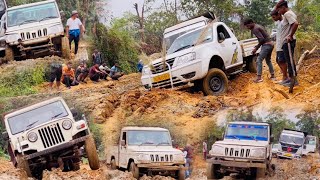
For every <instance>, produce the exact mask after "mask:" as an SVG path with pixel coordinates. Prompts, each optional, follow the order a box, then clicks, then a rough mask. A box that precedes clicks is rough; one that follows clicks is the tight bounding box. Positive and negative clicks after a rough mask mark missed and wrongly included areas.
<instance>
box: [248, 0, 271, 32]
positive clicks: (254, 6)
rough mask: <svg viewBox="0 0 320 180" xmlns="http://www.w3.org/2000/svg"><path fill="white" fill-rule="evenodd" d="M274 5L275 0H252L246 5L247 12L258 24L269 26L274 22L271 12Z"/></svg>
mask: <svg viewBox="0 0 320 180" xmlns="http://www.w3.org/2000/svg"><path fill="white" fill-rule="evenodd" d="M274 6H275V2H274V0H251V3H250V4H249V5H246V12H245V14H246V16H247V17H249V18H252V19H253V20H254V21H255V22H257V23H258V24H261V25H262V26H264V27H268V26H270V25H272V24H273V20H272V18H271V16H270V12H271V10H272V9H273V7H274Z"/></svg>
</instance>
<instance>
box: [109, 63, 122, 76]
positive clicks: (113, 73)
mask: <svg viewBox="0 0 320 180" xmlns="http://www.w3.org/2000/svg"><path fill="white" fill-rule="evenodd" d="M123 75H124V73H122V72H120V69H119V64H118V63H115V64H114V66H113V67H112V68H111V69H110V77H111V78H112V79H113V80H118V79H119V78H120V77H122V76H123Z"/></svg>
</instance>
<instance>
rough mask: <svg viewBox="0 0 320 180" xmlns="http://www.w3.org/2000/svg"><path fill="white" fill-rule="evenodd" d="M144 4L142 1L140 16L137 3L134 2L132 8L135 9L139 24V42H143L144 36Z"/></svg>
mask: <svg viewBox="0 0 320 180" xmlns="http://www.w3.org/2000/svg"><path fill="white" fill-rule="evenodd" d="M144 5H145V2H144V3H143V6H142V12H141V16H140V13H139V7H138V4H137V3H135V4H134V8H135V9H136V12H137V16H138V20H139V25H140V29H139V32H140V36H141V42H145V38H144V37H145V36H144Z"/></svg>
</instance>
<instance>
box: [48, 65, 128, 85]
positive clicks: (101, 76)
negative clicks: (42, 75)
mask: <svg viewBox="0 0 320 180" xmlns="http://www.w3.org/2000/svg"><path fill="white" fill-rule="evenodd" d="M123 75H124V73H122V72H121V71H120V68H119V64H118V63H115V64H114V66H113V67H112V68H111V69H110V68H109V67H108V66H107V65H106V63H102V64H98V63H97V62H95V61H94V64H93V66H92V67H90V68H88V67H87V64H86V63H85V62H80V64H79V66H78V67H77V68H76V69H73V68H72V63H71V62H68V63H67V64H61V63H58V62H54V63H52V64H51V74H50V84H49V86H50V88H52V86H53V82H54V81H55V80H56V84H57V88H58V89H59V86H60V82H62V83H63V84H65V85H66V87H67V88H68V89H70V88H71V86H77V85H79V83H87V81H86V79H87V77H88V76H89V78H90V80H91V81H93V82H94V83H97V82H99V81H100V80H107V77H108V76H109V77H110V78H111V79H112V80H118V79H119V78H120V77H121V76H123Z"/></svg>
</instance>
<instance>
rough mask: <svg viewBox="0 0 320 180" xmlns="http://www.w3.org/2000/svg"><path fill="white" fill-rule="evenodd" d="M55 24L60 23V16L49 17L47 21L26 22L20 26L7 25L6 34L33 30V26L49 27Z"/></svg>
mask: <svg viewBox="0 0 320 180" xmlns="http://www.w3.org/2000/svg"><path fill="white" fill-rule="evenodd" d="M56 25H62V22H61V19H60V18H57V19H51V20H47V21H41V22H33V23H27V24H23V25H21V26H13V27H8V29H7V31H6V34H13V33H18V32H19V31H30V30H35V28H37V27H39V28H45V27H48V26H49V27H51V26H56ZM17 31H18V32H17Z"/></svg>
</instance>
